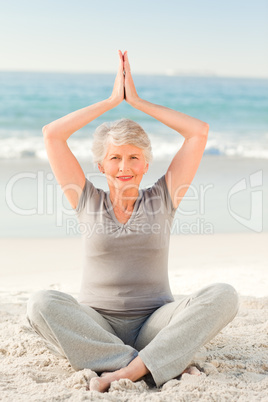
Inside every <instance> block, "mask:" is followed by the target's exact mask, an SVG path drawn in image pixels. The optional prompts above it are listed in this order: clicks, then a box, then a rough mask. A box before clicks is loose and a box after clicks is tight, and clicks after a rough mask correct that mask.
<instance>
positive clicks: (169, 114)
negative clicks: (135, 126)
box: [124, 52, 209, 208]
mask: <svg viewBox="0 0 268 402" xmlns="http://www.w3.org/2000/svg"><path fill="white" fill-rule="evenodd" d="M124 70H125V100H126V101H127V102H128V103H129V104H130V105H131V106H133V107H134V108H136V109H139V110H141V111H142V112H144V113H146V114H148V115H150V116H152V117H154V118H155V119H156V120H158V121H160V122H161V123H163V124H165V125H166V126H168V127H170V128H172V129H173V130H176V131H177V132H178V133H180V134H181V135H182V136H183V137H184V138H185V141H184V143H183V145H182V146H181V148H180V149H179V150H178V152H177V153H176V155H175V156H174V158H173V160H172V162H171V164H170V166H169V168H168V170H167V172H166V182H167V187H168V190H169V193H170V195H171V198H172V201H173V205H174V207H175V208H177V207H178V205H179V203H180V201H181V200H182V198H183V196H184V195H185V193H186V191H187V190H188V187H189V186H190V184H191V182H192V180H193V178H194V176H195V173H196V171H197V169H198V166H199V164H200V161H201V159H202V155H203V153H204V150H205V146H206V142H207V136H208V131H209V125H208V124H207V123H205V122H203V121H201V120H199V119H196V118H194V117H191V116H188V115H186V114H184V113H181V112H178V111H176V110H173V109H170V108H167V107H165V106H161V105H157V104H154V103H151V102H148V101H146V100H144V99H141V98H140V97H139V96H138V94H137V91H136V88H135V85H134V81H133V78H132V75H131V71H130V65H129V61H128V56H127V53H126V52H125V54H124Z"/></svg>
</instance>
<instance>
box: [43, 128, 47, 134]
mask: <svg viewBox="0 0 268 402" xmlns="http://www.w3.org/2000/svg"><path fill="white" fill-rule="evenodd" d="M42 133H43V135H46V133H47V126H44V127H43V128H42Z"/></svg>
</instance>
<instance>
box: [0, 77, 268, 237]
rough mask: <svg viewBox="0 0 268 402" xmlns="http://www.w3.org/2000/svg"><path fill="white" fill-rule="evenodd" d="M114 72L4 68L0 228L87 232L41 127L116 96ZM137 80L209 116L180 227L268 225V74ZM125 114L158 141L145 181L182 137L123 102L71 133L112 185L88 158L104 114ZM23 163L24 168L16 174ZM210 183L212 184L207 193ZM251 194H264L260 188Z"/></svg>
mask: <svg viewBox="0 0 268 402" xmlns="http://www.w3.org/2000/svg"><path fill="white" fill-rule="evenodd" d="M114 78H115V76H114V75H100V74H99V75H96V74H59V73H57V74H54V73H26V72H23V73H18V72H0V110H1V113H0V191H1V195H2V194H3V195H4V196H3V197H2V196H1V198H0V222H1V225H0V236H1V237H4V236H8V237H28V236H33V237H36V236H37V237H44V236H45V237H46V236H66V235H67V236H75V235H79V233H77V231H75V230H72V227H71V226H70V227H69V229H70V230H69V231H68V230H67V224H68V222H67V221H68V220H69V223H70V222H71V223H70V224H71V225H72V222H74V220H73V219H74V218H73V216H72V214H71V212H70V213H69V212H68V211H67V207H68V205H67V203H66V200H65V201H64V200H62V198H61V194H60V192H58V189H57V183H56V182H55V179H54V178H53V176H52V175H51V172H50V167H49V166H48V163H47V155H46V151H45V148H44V144H43V137H42V132H41V130H42V127H43V126H44V125H45V124H47V123H49V122H51V121H53V120H55V119H57V118H59V117H61V116H63V115H66V114H67V113H70V112H72V111H74V110H77V109H79V108H82V107H85V106H87V105H89V104H92V103H95V102H98V101H100V100H102V99H105V98H107V97H109V96H110V94H111V91H112V88H113V82H114ZM134 80H135V83H136V87H137V91H138V93H139V95H140V96H141V97H142V98H144V99H146V100H148V101H151V102H153V103H158V104H162V105H165V106H167V107H170V108H172V109H176V110H179V111H181V112H184V113H187V114H189V115H192V116H194V117H197V118H200V119H201V120H204V121H206V122H208V123H209V124H210V133H209V139H208V143H207V146H206V150H205V154H204V157H203V160H202V163H201V165H200V168H199V170H198V174H197V176H196V178H195V179H194V181H193V185H194V186H195V187H194V188H193V189H191V190H188V192H187V194H186V195H188V200H187V198H186V196H185V199H184V200H183V201H182V203H181V209H180V211H178V213H177V222H176V225H175V229H174V231H173V233H174V234H213V233H222V232H248V231H257V232H260V231H263V230H265V231H267V230H268V194H267V191H268V185H267V183H268V80H263V79H235V78H219V77H176V76H174V77H170V76H152V77H149V76H139V75H137V76H135V75H134ZM122 117H128V118H130V119H133V120H135V121H137V122H138V123H140V124H141V125H142V126H143V128H144V129H145V130H146V131H147V133H148V134H149V136H150V138H151V141H152V147H153V154H154V162H153V165H152V168H151V170H150V171H149V173H148V175H146V176H145V177H144V180H143V185H144V186H149V185H151V184H153V183H154V182H155V181H156V180H157V178H159V177H160V175H162V174H163V173H164V172H165V170H166V168H167V167H168V165H169V163H170V161H171V159H172V157H173V156H174V155H175V153H176V151H177V149H178V148H179V146H180V144H182V142H183V137H182V136H180V135H179V134H178V133H176V132H174V131H173V130H171V129H169V128H168V127H166V126H164V125H163V124H161V123H160V122H158V121H157V120H154V119H153V118H151V117H150V116H147V115H145V114H143V113H142V112H140V111H137V110H135V109H133V108H132V107H130V106H129V105H128V104H127V103H125V102H123V103H122V104H121V105H119V106H118V107H117V108H116V109H113V110H111V111H109V112H107V113H105V114H104V115H103V116H100V117H99V118H98V119H96V120H95V121H93V122H92V123H90V124H89V125H88V126H86V127H84V128H83V129H81V130H79V132H77V133H75V134H73V135H72V136H71V138H70V139H69V140H68V143H69V146H70V148H71V149H72V151H73V153H74V154H75V156H76V157H77V158H78V160H79V162H80V163H81V165H82V167H83V169H84V171H85V172H86V171H87V172H89V175H90V178H92V180H93V182H94V184H95V185H97V186H100V187H103V188H104V189H107V188H105V186H106V185H105V183H104V180H103V177H100V175H98V173H97V172H96V170H95V171H94V168H93V165H92V163H91V162H90V161H91V157H92V155H91V144H92V135H93V133H94V130H95V128H96V127H97V126H98V125H100V124H101V123H103V122H104V121H112V120H116V119H120V118H122ZM255 172H259V173H258V174H259V175H261V177H260V176H258V180H259V181H258V180H257V181H258V183H259V184H260V185H261V187H260V191H261V192H262V205H261V204H260V198H259V201H258V205H257V204H256V203H255V207H254V205H253V207H252V201H254V199H253V198H251V197H252V194H251V190H252V189H251V188H250V186H251V184H252V182H254V180H255V179H254V177H255V176H254V177H253V176H252V174H254V173H255ZM21 173H22V174H23V175H24V176H23V177H22V178H20V179H19V180H17V179H18V175H19V174H21ZM256 177H257V176H256ZM16 180H17V181H16ZM241 180H242V181H243V180H244V181H245V183H247V184H246V187H245V188H244V191H240V190H239V191H240V193H239V194H237V196H235V197H233V198H232V205H231V204H230V203H229V198H228V197H229V194H230V191H232V188H233V187H234V186H235V185H236V183H240V182H241ZM252 180H253V181H252ZM12 181H13V185H12ZM257 181H256V183H257ZM241 183H242V182H241ZM253 184H254V183H253ZM241 185H242V184H241ZM242 187H243V185H242ZM242 187H241V189H242ZM202 189H203V190H202ZM204 189H209V190H207V191H206V193H204ZM253 190H254V189H253ZM257 190H258V189H257ZM202 191H203V192H202ZM197 193H198V200H197V199H196V198H195V199H194V198H193V196H192V199H191V194H195V196H196V194H197ZM204 194H205V195H204ZM201 195H202V197H203V199H201V198H202V197H201ZM253 196H254V197H255V201H256V200H257V198H258V195H257V192H256V193H255V195H253ZM266 201H267V202H266ZM204 202H205V205H203V203H204ZM61 208H62V209H64V211H66V213H65V214H62V212H61V211H60V209H61ZM231 208H233V211H230V209H231ZM254 208H255V209H254ZM22 211H24V212H22ZM63 215H64V216H63ZM239 216H240V218H239ZM251 216H252V219H251ZM252 220H253V221H254V220H255V221H256V222H257V221H258V222H259V223H258V225H254V224H252ZM178 222H179V225H178ZM260 222H261V224H260ZM187 225H188V226H187ZM191 225H192V226H191ZM183 228H184V229H183Z"/></svg>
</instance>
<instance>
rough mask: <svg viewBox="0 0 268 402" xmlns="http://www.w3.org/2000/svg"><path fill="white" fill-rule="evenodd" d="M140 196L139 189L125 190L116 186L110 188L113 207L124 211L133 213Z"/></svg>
mask: <svg viewBox="0 0 268 402" xmlns="http://www.w3.org/2000/svg"><path fill="white" fill-rule="evenodd" d="M138 196H139V190H138V189H131V190H126V191H123V190H119V189H115V188H114V187H113V188H110V200H111V203H112V206H113V208H114V209H116V210H117V211H121V212H123V213H131V212H132V211H133V209H134V204H135V202H136V200H137V198H138Z"/></svg>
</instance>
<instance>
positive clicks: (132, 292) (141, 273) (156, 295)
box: [76, 176, 176, 316]
mask: <svg viewBox="0 0 268 402" xmlns="http://www.w3.org/2000/svg"><path fill="white" fill-rule="evenodd" d="M175 211H176V210H175V208H174V207H173V205H172V201H171V197H170V194H169V192H168V189H167V185H166V180H165V176H162V177H161V178H160V179H159V180H158V181H157V182H156V183H155V184H154V185H153V186H152V187H150V188H147V189H143V190H139V196H138V198H137V200H136V202H135V204H134V210H133V213H132V215H131V217H130V219H129V220H128V222H127V223H125V224H123V223H120V222H119V221H118V220H117V219H116V217H115V214H114V211H113V207H112V203H111V200H110V196H109V192H105V191H103V190H101V189H98V188H96V187H94V185H93V184H92V183H91V182H90V181H89V180H88V179H86V183H85V187H84V189H83V192H82V195H81V197H80V199H79V203H78V206H77V208H76V214H77V218H78V221H79V224H78V225H79V230H80V233H81V234H82V242H83V253H84V256H83V278H82V286H81V291H80V295H79V298H78V301H79V302H80V303H82V304H86V305H88V306H90V307H93V308H94V309H95V310H97V311H99V312H100V313H104V314H113V315H122V316H124V315H125V316H129V315H143V314H149V313H151V312H153V311H154V310H155V309H157V308H159V307H161V306H162V305H164V304H165V303H169V302H171V301H173V300H174V299H173V296H172V294H171V291H170V287H169V281H168V249H169V238H170V231H171V225H172V221H173V218H174V215H175Z"/></svg>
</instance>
